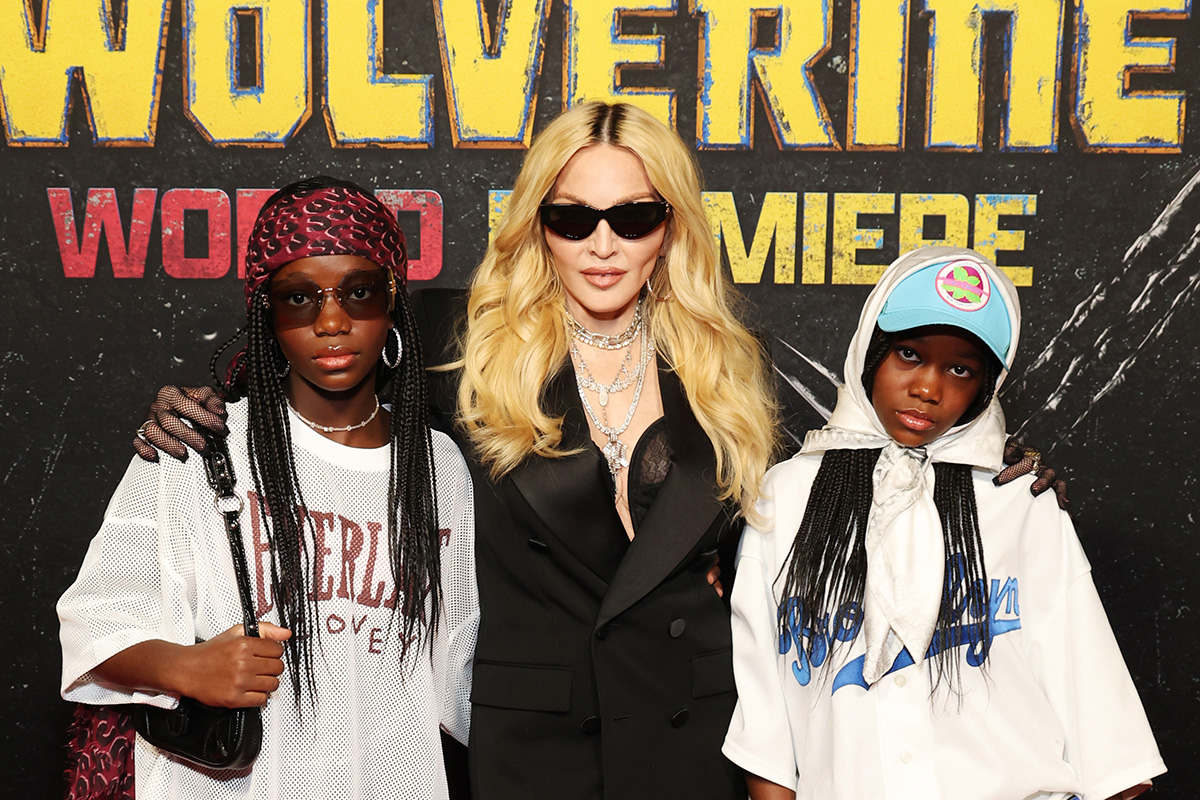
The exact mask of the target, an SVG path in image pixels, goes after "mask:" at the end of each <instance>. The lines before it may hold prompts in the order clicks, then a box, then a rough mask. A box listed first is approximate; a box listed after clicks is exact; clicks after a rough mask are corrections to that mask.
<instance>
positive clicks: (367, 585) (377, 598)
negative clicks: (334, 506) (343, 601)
mask: <svg viewBox="0 0 1200 800" xmlns="http://www.w3.org/2000/svg"><path fill="white" fill-rule="evenodd" d="M381 530H383V526H382V525H380V524H379V523H378V522H368V523H367V534H368V535H369V536H370V537H371V544H370V549H369V550H368V551H367V566H366V569H365V570H364V571H363V587H362V591H361V592H360V593H359V595H358V603H359V605H364V606H370V607H371V608H379V604H380V603H382V602H383V581H379V583H377V584H375V585H374V586H372V585H371V584H372V581H373V580H374V578H375V554H376V553H377V552H378V551H379V532H380V531H381ZM372 589H374V590H375V592H374V594H372V593H371V590H372Z"/></svg>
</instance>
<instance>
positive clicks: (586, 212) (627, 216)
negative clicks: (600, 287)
mask: <svg viewBox="0 0 1200 800" xmlns="http://www.w3.org/2000/svg"><path fill="white" fill-rule="evenodd" d="M540 210H541V214H542V224H543V225H545V226H546V227H547V228H549V229H550V230H551V231H553V232H554V233H556V234H558V235H559V236H561V237H563V238H564V239H574V240H576V241H578V240H579V239H586V238H587V237H588V236H591V235H592V231H594V230H596V226H597V225H599V224H600V220H604V221H606V222H607V223H608V227H610V228H612V232H613V233H615V234H616V235H617V236H620V237H621V238H622V239H640V238H642V237H643V236H646V235H648V234H650V233H651V232H653V231H654V229H655V228H657V227H658V226H659V225H662V224H663V222H664V221H665V220H666V218H667V216H668V215H669V214H670V213H671V205H670V203H668V202H667V201H666V200H654V201H648V202H641V203H621V204H620V205H616V206H612V207H610V208H605V209H599V208H592V207H591V206H583V205H576V204H574V203H542V205H541V207H540Z"/></svg>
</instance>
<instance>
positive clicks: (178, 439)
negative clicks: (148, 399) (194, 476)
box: [133, 386, 227, 461]
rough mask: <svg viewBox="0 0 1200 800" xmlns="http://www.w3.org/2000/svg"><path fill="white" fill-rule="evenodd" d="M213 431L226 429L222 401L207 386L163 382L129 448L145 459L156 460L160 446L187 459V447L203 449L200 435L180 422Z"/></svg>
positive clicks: (174, 455) (178, 456)
mask: <svg viewBox="0 0 1200 800" xmlns="http://www.w3.org/2000/svg"><path fill="white" fill-rule="evenodd" d="M184 420H189V421H191V422H192V423H194V424H195V425H197V426H199V427H201V428H205V429H207V430H210V431H213V432H215V433H227V431H226V428H225V401H224V400H222V399H221V396H220V395H218V394H217V390H216V389H214V388H212V387H211V386H186V387H184V386H164V387H162V388H161V389H159V390H158V396H157V397H156V398H155V399H154V402H153V403H151V404H150V413H149V415H148V416H147V417H146V421H145V422H143V423H142V426H141V427H140V428H138V431H137V436H135V437H134V439H133V449H134V450H136V451H137V454H138V455H139V456H141V457H142V458H144V459H145V460H147V461H158V451H159V450H161V451H163V452H164V453H166V454H167V455H169V456H171V457H172V458H177V459H179V460H180V461H187V457H188V448H189V447H190V448H191V449H192V450H195V451H196V452H197V453H203V452H204V437H203V436H201V435H200V433H198V432H197V431H195V430H192V428H191V427H189V426H188V425H187V423H185V422H184Z"/></svg>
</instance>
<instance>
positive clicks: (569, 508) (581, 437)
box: [510, 361, 625, 583]
mask: <svg viewBox="0 0 1200 800" xmlns="http://www.w3.org/2000/svg"><path fill="white" fill-rule="evenodd" d="M544 407H545V408H546V410H547V411H548V412H549V413H551V414H555V415H562V417H563V427H562V432H563V438H562V447H563V448H564V449H568V450H579V451H580V452H578V453H576V454H575V455H572V456H567V457H565V458H540V457H537V456H533V457H531V458H529V459H528V460H527V461H526V462H525V463H524V464H522V465H521V466H519V467H517V468H516V469H514V470H513V471H512V472H511V473H510V475H511V477H512V482H513V485H514V486H516V488H517V489H518V490H519V491H520V493H521V494H522V495H523V496H524V498H525V501H526V502H527V503H528V504H529V506H530V508H532V509H533V511H534V513H535V514H536V515H537V516H538V517H539V518H540V520H541V521H542V522H543V523H544V524H545V527H546V528H547V529H548V531H549V532H550V533H551V534H553V535H554V536H555V538H556V539H557V540H558V542H559V543H560V544H561V545H562V546H563V547H564V548H566V549H567V550H569V551H570V552H571V553H572V554H573V555H574V556H575V557H576V558H578V559H579V560H580V561H581V562H583V564H584V565H585V566H587V568H588V569H589V570H591V571H592V572H593V573H594V575H595V576H597V577H600V578H601V579H602V580H603V581H604V582H605V583H607V580H608V577H609V576H611V575H613V573H614V572H615V571H616V569H617V565H618V564H619V563H620V560H621V554H622V552H623V551H624V549H625V548H624V547H619V546H614V545H613V543H614V542H617V543H618V544H620V543H621V542H622V541H623V540H624V539H625V528H624V526H623V525H622V524H621V518H620V517H619V516H617V509H616V506H615V505H614V503H613V498H612V491H611V490H610V489H609V484H608V481H607V480H606V476H607V473H608V465H607V463H606V462H605V461H604V458H603V456H601V454H600V452H599V451H598V450H597V449H596V447H595V445H594V444H593V443H592V440H591V435H590V432H589V428H588V424H587V418H586V417H585V416H584V411H583V404H582V403H581V402H580V401H579V393H578V389H577V388H576V385H575V372H574V370H573V369H572V368H571V364H570V362H569V361H568V362H566V363H565V364H564V365H563V367H562V369H560V370H559V371H558V373H557V374H556V375H555V376H554V377H553V378H552V379H551V380H550V382H549V383H548V384H547V386H546V394H545V397H544Z"/></svg>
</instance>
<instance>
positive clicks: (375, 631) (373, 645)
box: [367, 628, 383, 655]
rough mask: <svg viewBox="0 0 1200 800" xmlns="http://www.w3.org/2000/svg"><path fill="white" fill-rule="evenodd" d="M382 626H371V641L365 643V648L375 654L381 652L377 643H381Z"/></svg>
mask: <svg viewBox="0 0 1200 800" xmlns="http://www.w3.org/2000/svg"><path fill="white" fill-rule="evenodd" d="M381 633H383V628H371V642H370V644H368V645H367V649H368V650H370V651H371V652H372V653H374V654H375V655H379V654H381V653H382V652H383V651H382V650H380V649H379V645H381V644H383V637H382V636H380V634H381Z"/></svg>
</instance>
